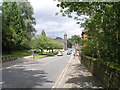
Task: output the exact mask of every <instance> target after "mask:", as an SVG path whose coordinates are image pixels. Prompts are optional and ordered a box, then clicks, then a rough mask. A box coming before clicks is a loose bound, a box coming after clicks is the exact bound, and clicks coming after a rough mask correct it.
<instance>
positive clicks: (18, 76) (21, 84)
mask: <svg viewBox="0 0 120 90" xmlns="http://www.w3.org/2000/svg"><path fill="white" fill-rule="evenodd" d="M69 60H70V55H67V54H66V52H64V53H63V56H57V55H55V56H50V57H46V58H42V59H39V60H17V61H16V60H15V61H10V62H5V63H3V70H2V82H1V83H2V88H51V87H52V86H53V85H54V84H55V82H56V81H57V79H58V78H59V76H60V75H61V73H62V72H63V70H64V68H65V66H66V65H67V63H68V62H69Z"/></svg>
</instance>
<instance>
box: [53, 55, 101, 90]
mask: <svg viewBox="0 0 120 90" xmlns="http://www.w3.org/2000/svg"><path fill="white" fill-rule="evenodd" d="M64 71H65V72H64V73H63V74H62V76H61V79H60V80H59V81H58V82H57V83H58V84H57V85H56V86H54V87H53V88H67V89H71V88H82V89H83V88H92V89H102V88H103V85H102V83H101V82H100V81H99V80H97V79H95V78H94V77H93V76H92V74H91V73H90V72H89V71H88V70H87V69H86V68H85V66H84V65H83V64H81V62H80V59H79V58H78V57H75V58H74V57H73V55H72V56H71V60H70V62H69V63H68V65H67V67H66V69H65V70H64Z"/></svg>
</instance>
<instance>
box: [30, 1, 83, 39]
mask: <svg viewBox="0 0 120 90" xmlns="http://www.w3.org/2000/svg"><path fill="white" fill-rule="evenodd" d="M29 1H30V3H31V5H32V6H33V9H34V13H35V19H36V26H35V28H36V30H37V33H36V34H40V33H41V31H42V30H43V29H44V30H45V32H46V34H47V36H49V37H52V38H55V37H57V36H59V37H62V38H63V35H64V33H66V34H67V35H68V38H70V37H71V36H72V35H80V36H81V32H82V30H83V28H79V27H80V25H78V24H76V21H75V20H74V19H71V18H68V17H62V16H61V15H57V16H56V15H55V13H56V12H59V8H58V7H56V4H57V3H58V2H57V1H53V0H42V1H41V0H36V1H35V0H29Z"/></svg>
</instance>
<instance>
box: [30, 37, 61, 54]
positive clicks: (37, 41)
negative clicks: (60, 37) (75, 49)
mask: <svg viewBox="0 0 120 90" xmlns="http://www.w3.org/2000/svg"><path fill="white" fill-rule="evenodd" d="M31 48H33V49H41V53H42V52H43V50H44V49H46V50H52V52H53V49H61V48H63V45H61V44H60V43H58V42H56V41H55V40H53V39H51V38H49V37H47V36H43V35H38V36H37V37H35V38H34V39H32V41H31Z"/></svg>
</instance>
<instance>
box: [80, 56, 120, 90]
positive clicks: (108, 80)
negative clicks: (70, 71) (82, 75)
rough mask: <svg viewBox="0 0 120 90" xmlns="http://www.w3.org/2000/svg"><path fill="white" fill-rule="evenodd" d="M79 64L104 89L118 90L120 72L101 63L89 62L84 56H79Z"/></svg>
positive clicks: (119, 86)
mask: <svg viewBox="0 0 120 90" xmlns="http://www.w3.org/2000/svg"><path fill="white" fill-rule="evenodd" d="M81 63H83V64H84V65H85V66H86V67H87V68H88V70H89V71H90V72H91V73H92V74H93V76H95V77H96V78H98V79H99V80H100V81H101V82H103V83H104V85H105V86H106V87H109V88H119V89H120V71H118V70H116V69H114V68H111V67H110V66H107V65H106V64H103V63H102V62H101V61H97V60H96V61H95V60H91V59H90V58H87V57H86V56H81Z"/></svg>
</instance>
